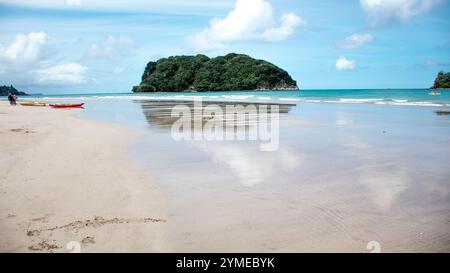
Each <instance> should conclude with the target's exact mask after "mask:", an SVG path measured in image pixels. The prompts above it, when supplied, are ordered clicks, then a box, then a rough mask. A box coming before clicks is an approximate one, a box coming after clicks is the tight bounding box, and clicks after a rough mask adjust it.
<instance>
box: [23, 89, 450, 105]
mask: <svg viewBox="0 0 450 273" xmlns="http://www.w3.org/2000/svg"><path fill="white" fill-rule="evenodd" d="M430 92H432V91H431V90H429V89H360V90H349V89H347V90H343V89H339V90H337V89H336V90H301V91H256V92H255V91H233V92H202V93H186V92H184V93H182V92H180V93H178V92H173V93H136V94H133V93H98V94H65V95H35V96H32V98H30V99H41V100H60V99H64V100H67V99H84V100H91V99H111V100H117V99H132V100H152V99H154V100H161V99H170V100H174V99H175V100H176V99H179V100H186V99H193V98H198V97H201V98H202V99H205V100H220V101H227V100H229V101H252V102H257V101H280V102H282V101H286V102H302V101H303V102H313V103H352V104H362V103H368V104H380V105H405V106H428V107H450V90H439V91H437V92H439V93H440V95H438V96H432V95H430V94H429V93H430ZM23 99H24V100H25V98H23Z"/></svg>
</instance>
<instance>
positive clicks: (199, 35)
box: [0, 0, 450, 93]
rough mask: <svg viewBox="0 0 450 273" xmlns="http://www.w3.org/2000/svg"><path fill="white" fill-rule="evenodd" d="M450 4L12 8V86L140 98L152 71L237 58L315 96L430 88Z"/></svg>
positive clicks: (287, 1) (56, 1)
mask: <svg viewBox="0 0 450 273" xmlns="http://www.w3.org/2000/svg"><path fill="white" fill-rule="evenodd" d="M449 14H450V3H449V1H448V0H341V1H335V0H323V1H317V0H216V1H200V0H167V1H154V0H147V1H144V0H128V1H106V0H97V1H95V0H91V1H85V0H41V1H27V0H14V1H12V0H0V85H3V84H7V85H9V84H13V85H14V86H16V87H18V89H21V90H25V91H28V92H31V93H93V92H95V93H97V92H129V91H130V90H131V87H132V86H133V85H136V84H138V83H139V81H140V77H141V74H142V72H143V69H144V67H145V65H146V63H147V62H148V61H151V60H157V59H158V58H161V57H166V56H171V55H181V54H183V55H193V54H199V53H200V54H205V55H208V56H210V57H213V56H217V55H223V54H227V53H230V52H237V53H244V54H249V55H250V56H252V57H255V58H261V59H265V60H268V61H270V62H272V63H274V64H276V65H278V66H280V67H281V68H283V69H285V70H287V71H288V72H289V73H290V74H291V75H292V76H293V78H294V79H296V80H297V81H298V83H299V86H300V87H301V88H304V89H329V88H424V87H429V86H431V85H432V83H433V80H434V77H435V75H436V73H437V72H438V71H440V70H444V71H449V70H450V33H449V30H450V16H449Z"/></svg>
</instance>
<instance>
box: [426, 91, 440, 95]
mask: <svg viewBox="0 0 450 273" xmlns="http://www.w3.org/2000/svg"><path fill="white" fill-rule="evenodd" d="M440 94H441V93H439V92H431V93H428V95H430V96H439V95H440Z"/></svg>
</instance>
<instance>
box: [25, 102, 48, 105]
mask: <svg viewBox="0 0 450 273" xmlns="http://www.w3.org/2000/svg"><path fill="white" fill-rule="evenodd" d="M19 104H20V105H22V106H47V104H46V103H44V102H19Z"/></svg>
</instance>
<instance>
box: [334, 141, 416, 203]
mask: <svg viewBox="0 0 450 273" xmlns="http://www.w3.org/2000/svg"><path fill="white" fill-rule="evenodd" d="M339 141H340V142H341V144H342V145H343V146H345V147H346V148H348V150H347V153H349V154H353V156H357V157H359V158H360V164H359V166H358V170H357V181H358V182H359V183H360V184H361V185H362V186H363V187H364V188H365V189H366V190H367V191H368V192H367V193H368V196H369V197H370V198H371V201H372V203H374V204H375V205H376V206H377V208H379V209H381V210H383V211H386V210H389V209H390V208H391V207H392V206H393V205H394V203H395V202H396V201H397V198H398V196H399V195H400V194H401V193H402V192H404V191H405V190H406V189H407V188H408V186H409V182H410V177H409V175H408V172H407V170H406V169H405V168H404V167H403V166H402V164H401V162H395V163H393V162H386V158H384V157H383V156H382V153H379V151H377V150H376V147H373V146H372V145H370V144H369V143H367V142H366V141H363V140H362V139H361V138H359V137H357V136H355V135H346V136H341V137H340V139H339Z"/></svg>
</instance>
